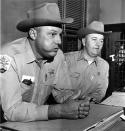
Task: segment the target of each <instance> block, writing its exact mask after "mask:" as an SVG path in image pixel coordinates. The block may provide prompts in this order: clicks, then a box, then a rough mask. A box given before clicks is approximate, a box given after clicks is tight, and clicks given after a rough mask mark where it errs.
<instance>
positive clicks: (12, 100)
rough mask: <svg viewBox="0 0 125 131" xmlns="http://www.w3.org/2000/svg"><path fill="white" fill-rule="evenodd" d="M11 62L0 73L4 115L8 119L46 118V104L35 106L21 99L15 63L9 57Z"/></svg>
mask: <svg viewBox="0 0 125 131" xmlns="http://www.w3.org/2000/svg"><path fill="white" fill-rule="evenodd" d="M11 59H12V61H11V64H10V67H9V68H8V70H6V71H5V72H3V73H0V80H1V87H0V95H1V103H2V108H3V111H4V116H5V118H6V119H7V120H9V121H24V122H27V121H34V120H47V119H48V106H47V105H42V106H37V105H36V104H33V103H27V102H23V101H22V94H21V86H20V80H19V76H18V72H17V71H16V64H15V61H14V59H13V58H11Z"/></svg>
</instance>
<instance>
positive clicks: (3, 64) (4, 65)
mask: <svg viewBox="0 0 125 131" xmlns="http://www.w3.org/2000/svg"><path fill="white" fill-rule="evenodd" d="M10 63H11V57H10V56H8V55H0V73H4V72H5V71H7V70H8V69H9V67H10Z"/></svg>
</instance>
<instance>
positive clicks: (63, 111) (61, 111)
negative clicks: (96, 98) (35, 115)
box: [48, 100, 90, 119]
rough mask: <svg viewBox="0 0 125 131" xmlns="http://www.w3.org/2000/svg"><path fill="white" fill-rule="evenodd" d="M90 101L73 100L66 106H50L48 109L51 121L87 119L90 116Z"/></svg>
mask: <svg viewBox="0 0 125 131" xmlns="http://www.w3.org/2000/svg"><path fill="white" fill-rule="evenodd" d="M89 109H90V106H89V101H83V100H81V101H76V100H71V101H69V102H67V103H64V104H58V105H50V106H49V109H48V118H49V119H55V118H56V119H60V118H61V119H78V118H85V117H86V116H88V114H89Z"/></svg>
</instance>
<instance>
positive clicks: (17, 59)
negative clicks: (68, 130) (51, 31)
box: [0, 38, 71, 121]
mask: <svg viewBox="0 0 125 131" xmlns="http://www.w3.org/2000/svg"><path fill="white" fill-rule="evenodd" d="M0 69H1V70H0V71H1V73H0V79H1V86H0V97H1V103H2V108H3V110H4V115H5V118H6V119H7V120H10V121H34V120H47V119H48V105H44V104H45V101H46V100H47V98H48V96H49V94H50V93H51V92H52V93H53V95H54V97H55V99H57V101H58V102H60V101H61V102H63V97H61V98H60V94H61V93H60V92H65V90H64V88H65V89H70V88H71V83H70V79H69V77H68V74H67V65H66V62H65V61H64V55H63V53H62V51H61V50H59V51H58V52H57V55H56V56H55V58H54V60H53V61H52V62H48V61H47V60H41V63H40V62H39V61H38V60H36V58H35V56H34V54H33V51H32V49H31V46H30V44H29V41H28V39H27V38H21V39H18V40H15V41H13V42H11V43H9V44H6V45H5V47H3V48H2V53H1V56H0ZM66 91H67V90H66ZM64 94H65V93H64ZM67 94H68V93H67ZM58 96H59V97H58ZM67 97H68V95H67ZM67 97H65V98H64V99H67Z"/></svg>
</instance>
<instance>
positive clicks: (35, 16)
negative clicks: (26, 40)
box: [17, 2, 73, 32]
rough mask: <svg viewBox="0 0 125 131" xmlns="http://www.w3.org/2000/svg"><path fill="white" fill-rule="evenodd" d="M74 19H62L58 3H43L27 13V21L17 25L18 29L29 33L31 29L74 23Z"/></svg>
mask: <svg viewBox="0 0 125 131" xmlns="http://www.w3.org/2000/svg"><path fill="white" fill-rule="evenodd" d="M72 22H73V19H72V18H64V19H61V17H60V12H59V8H58V5H57V4H56V3H47V2H45V3H42V4H40V5H39V6H37V7H35V8H34V9H31V10H29V11H28V12H27V19H25V20H22V21H20V22H19V23H18V24H17V29H18V30H20V31H23V32H27V31H28V30H29V29H30V28H33V27H38V26H61V25H62V24H67V23H72Z"/></svg>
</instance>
